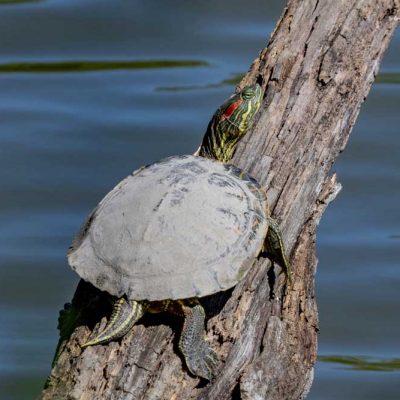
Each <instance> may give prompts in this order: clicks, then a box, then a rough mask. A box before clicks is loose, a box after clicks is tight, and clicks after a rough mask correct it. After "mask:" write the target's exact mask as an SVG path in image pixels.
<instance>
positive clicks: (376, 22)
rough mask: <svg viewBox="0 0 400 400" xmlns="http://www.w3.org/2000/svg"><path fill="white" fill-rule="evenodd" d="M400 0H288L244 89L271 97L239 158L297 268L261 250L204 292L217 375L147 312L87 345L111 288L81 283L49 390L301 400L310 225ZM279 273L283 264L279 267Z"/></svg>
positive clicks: (57, 395) (50, 393) (306, 357)
mask: <svg viewBox="0 0 400 400" xmlns="http://www.w3.org/2000/svg"><path fill="white" fill-rule="evenodd" d="M399 1H400V0H337V1H332V0H309V1H302V0H290V1H289V4H288V6H287V8H286V9H285V10H284V13H283V16H282V17H281V19H280V20H279V22H278V24H277V27H276V29H275V31H274V32H273V34H272V36H271V39H270V42H269V44H268V47H267V48H266V49H264V50H262V52H261V53H260V56H259V57H258V58H257V59H256V60H255V61H254V63H253V65H252V67H251V69H250V71H249V72H248V74H247V75H246V76H245V78H244V79H243V81H242V83H241V86H243V85H245V84H246V83H249V82H254V81H255V80H257V81H258V82H262V84H263V86H264V87H265V88H266V96H265V101H264V104H263V106H262V108H261V111H260V112H259V114H258V117H257V118H258V119H257V121H256V123H255V125H254V128H253V130H252V132H250V133H249V134H247V135H246V137H245V138H244V139H243V141H242V143H240V145H239V147H238V150H237V152H236V154H235V156H234V159H233V163H234V164H235V165H237V166H239V167H241V168H242V169H244V170H246V171H248V172H250V174H251V175H253V176H254V177H255V178H256V179H257V180H258V181H259V182H260V183H261V184H262V185H263V186H264V187H266V188H267V191H268V196H269V203H270V206H271V211H272V215H273V217H274V218H276V219H277V220H278V221H279V223H280V225H281V228H282V231H283V238H284V243H285V245H286V248H287V251H288V254H290V262H291V265H292V268H293V270H294V285H293V288H292V290H288V289H285V285H284V277H283V274H278V271H275V272H276V274H274V273H273V271H272V269H271V265H270V262H269V261H268V259H265V258H260V259H258V260H257V261H256V262H255V265H254V266H253V268H252V269H251V271H250V272H249V273H248V275H247V276H246V278H245V279H244V281H242V282H241V283H239V284H238V285H237V286H236V287H235V288H234V290H233V291H229V293H227V294H225V296H224V295H220V296H216V297H215V298H211V299H209V302H211V303H213V304H212V307H211V306H210V307H209V308H211V309H215V307H219V312H218V313H214V315H211V317H210V318H209V320H208V324H207V332H208V339H209V340H210V341H211V342H212V344H213V346H214V348H215V350H216V351H217V353H218V355H219V357H220V360H221V366H220V369H219V372H218V374H217V377H216V380H215V381H214V382H212V383H210V384H205V383H203V382H200V381H199V379H197V378H194V377H193V376H191V375H190V374H189V373H188V371H187V369H186V368H185V367H184V363H183V361H182V359H181V357H180V356H179V353H178V351H177V332H179V330H180V324H181V321H180V320H179V319H177V318H175V317H171V316H169V315H165V316H164V315H155V316H151V317H147V318H145V319H144V320H143V322H141V323H139V324H138V325H137V326H135V327H134V329H133V330H132V332H131V333H129V334H127V335H126V336H125V337H124V338H123V339H122V341H121V342H112V343H110V344H108V345H103V346H94V347H89V348H87V349H85V351H84V352H82V351H81V349H80V345H79V344H82V343H83V342H85V340H86V339H87V338H88V336H89V334H90V332H91V330H92V329H93V328H94V329H95V330H99V329H103V328H104V325H105V321H106V320H105V318H103V319H102V322H101V323H100V324H98V325H96V326H95V323H96V321H99V320H100V319H101V317H102V316H104V315H107V316H108V315H109V314H107V312H109V305H108V303H107V298H108V296H107V295H106V294H102V293H100V292H99V291H98V290H97V289H95V288H93V287H92V286H90V285H89V284H86V283H84V282H81V283H80V284H79V286H78V289H77V291H76V293H75V297H74V299H73V302H72V306H71V307H70V308H69V309H68V311H65V312H64V313H63V316H62V317H61V330H60V343H59V347H58V350H57V355H56V358H55V362H54V366H53V369H52V371H51V375H50V376H49V378H48V381H47V383H46V387H45V389H44V391H43V393H42V398H43V399H114V400H116V399H132V400H133V399H174V400H179V399H184V400H188V399H221V400H222V399H246V400H247V399H248V400H258V399H279V400H281V399H302V398H304V397H305V396H306V394H307V393H308V390H309V388H310V385H311V382H312V379H313V365H314V363H315V360H316V354H317V332H318V317H317V307H316V303H315V297H314V274H315V271H316V263H317V260H316V257H315V229H316V226H317V224H318V222H319V219H320V217H321V215H322V213H323V211H324V210H325V208H326V206H327V205H328V203H329V202H330V201H331V200H332V199H333V198H334V197H335V195H336V194H337V192H338V191H339V190H340V185H339V184H338V183H337V181H336V177H335V175H333V176H329V170H330V168H331V166H332V163H333V162H334V160H335V158H336V157H337V155H338V154H339V153H340V152H341V151H342V150H343V148H344V147H345V144H346V142H347V139H348V137H349V134H350V131H351V128H352V126H353V125H354V122H355V119H356V117H357V114H358V112H359V108H360V105H361V103H362V102H363V100H364V99H365V97H366V96H367V93H368V91H369V89H370V86H371V84H372V82H373V80H374V77H375V75H376V73H377V70H378V65H379V63H380V60H381V58H382V55H383V53H384V51H385V49H386V47H387V45H388V43H389V41H390V38H391V36H392V34H393V32H394V30H395V27H396V24H397V21H398V19H399ZM275 270H277V267H276V268H275Z"/></svg>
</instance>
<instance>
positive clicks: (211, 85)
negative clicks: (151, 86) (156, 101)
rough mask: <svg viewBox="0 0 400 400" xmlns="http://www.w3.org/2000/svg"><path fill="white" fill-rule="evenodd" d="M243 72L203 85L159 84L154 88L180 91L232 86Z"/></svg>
mask: <svg viewBox="0 0 400 400" xmlns="http://www.w3.org/2000/svg"><path fill="white" fill-rule="evenodd" d="M243 76H244V74H234V75H232V77H231V78H227V79H223V80H222V81H220V82H217V83H206V84H203V85H185V86H159V87H157V88H156V90H157V91H159V92H182V91H191V90H202V89H218V88H221V87H223V86H229V87H234V86H236V85H237V84H238V83H239V82H240V81H241V80H242V78H243Z"/></svg>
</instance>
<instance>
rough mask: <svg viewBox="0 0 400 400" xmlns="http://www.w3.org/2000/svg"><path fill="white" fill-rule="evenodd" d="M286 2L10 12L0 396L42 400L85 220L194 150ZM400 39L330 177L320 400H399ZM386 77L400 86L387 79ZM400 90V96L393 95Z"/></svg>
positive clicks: (11, 4)
mask: <svg viewBox="0 0 400 400" xmlns="http://www.w3.org/2000/svg"><path fill="white" fill-rule="evenodd" d="M282 9H283V1H277V0H276V1H261V0H259V1H255V0H253V1H250V2H247V3H243V2H240V1H232V0H231V1H227V0H224V1H222V0H219V1H215V0H214V1H202V2H180V1H172V0H171V1H168V2H166V1H165V0H164V1H161V0H159V1H152V2H149V1H144V0H143V1H133V0H131V1H129V2H127V1H123V0H114V1H113V2H109V1H105V0H104V1H100V0H80V1H77V0H68V1H66V0H47V1H46V0H43V1H40V0H38V1H11V0H10V1H0V20H1V23H0V37H1V41H0V88H1V92H0V121H1V124H0V182H1V185H2V196H1V197H0V221H1V223H0V260H1V265H0V398H1V399H2V400H3V399H4V400H19V399H21V400H24V399H29V398H34V397H35V396H37V395H38V393H39V392H40V390H41V387H42V384H43V382H44V380H45V377H46V376H47V374H48V372H49V368H50V362H51V358H52V355H53V352H54V349H55V345H56V341H57V330H56V324H57V315H58V311H59V309H60V308H61V307H62V305H63V303H64V302H66V301H69V300H70V299H71V296H72V294H73V292H74V289H75V287H76V284H77V280H78V279H77V277H76V276H75V275H74V274H73V273H72V272H71V271H70V270H69V268H68V266H67V263H66V259H65V253H66V249H67V247H68V245H69V243H70V240H71V238H72V236H73V234H74V233H75V231H76V229H77V227H78V226H79V225H80V223H81V221H82V220H83V218H84V216H85V215H86V214H87V212H88V210H90V209H91V208H92V206H93V205H94V204H96V203H97V201H98V200H99V199H100V198H101V197H102V196H103V195H104V194H105V193H106V192H107V191H108V190H109V189H110V188H111V187H112V186H113V185H114V184H115V183H116V182H118V181H119V180H120V179H121V178H122V177H124V176H126V175H127V174H128V173H129V172H131V171H132V170H134V169H135V168H137V167H139V166H140V165H142V164H144V163H149V162H151V161H155V160H157V159H160V158H161V157H164V156H168V155H171V154H178V153H190V152H193V150H194V149H195V148H196V147H197V145H198V144H199V141H200V140H201V137H202V134H203V132H204V130H205V127H206V124H207V122H208V120H209V117H210V116H211V114H212V112H213V111H214V109H215V108H216V107H217V106H218V105H219V104H220V103H221V101H222V100H224V99H225V98H226V97H227V96H228V95H229V94H230V93H231V92H232V90H233V84H232V82H231V81H232V79H233V80H234V78H235V76H236V75H237V74H241V73H243V72H245V71H246V70H247V68H248V66H249V64H250V62H251V60H253V58H254V57H255V56H256V55H257V54H258V51H259V50H260V49H261V48H263V47H264V45H265V44H266V41H267V37H268V35H269V33H270V31H271V30H272V29H273V27H274V24H275V22H276V20H277V18H278V16H279V14H280V12H281V10H282ZM399 47H400V35H399V34H397V36H396V37H395V39H394V40H393V42H392V44H391V47H390V49H389V51H388V52H387V55H386V57H385V61H384V63H383V66H382V69H381V70H382V71H384V72H386V73H387V74H386V75H384V76H383V78H381V82H386V83H377V84H375V85H374V87H373V89H372V91H371V94H370V96H369V97H368V100H367V102H366V103H365V104H364V105H363V108H362V112H361V115H360V117H359V120H358V122H357V125H356V127H355V129H354V131H353V134H352V137H351V140H350V143H349V145H348V147H347V149H346V151H345V153H344V154H342V155H341V157H340V158H339V160H338V162H337V164H336V165H335V166H334V170H336V171H337V172H338V175H339V180H340V181H341V182H342V184H343V187H344V188H343V191H342V193H341V194H340V195H339V197H338V198H337V200H336V201H335V202H334V203H333V204H331V205H330V207H329V208H328V210H327V212H326V213H325V214H324V217H323V220H322V223H321V225H320V227H319V230H318V257H319V267H318V274H317V295H318V304H319V310H320V320H321V334H320V337H319V354H320V357H321V361H319V362H318V363H317V367H316V379H315V382H314V385H313V388H312V391H311V394H310V396H309V398H310V399H311V400H327V399H328V400H329V399H345V400H347V399H348V400H357V399H364V400H371V399H381V398H385V399H397V398H398V396H399V395H398V393H399V389H400V365H399V364H400V362H399V359H400V348H399V335H398V332H399V331H400V322H399V318H398V310H399V307H400V294H399V293H400V292H399V290H398V288H399V284H400V270H399V261H398V260H399V258H400V251H399V243H400V226H399V221H400V218H399V217H400V211H399V207H398V203H399V199H400V193H399V192H400V185H399V183H400V182H399V181H400V172H399V171H400V165H399V164H400V158H399V156H398V155H399V150H400V138H399V135H398V133H399V132H398V127H399V126H400V113H399V104H400V85H399V84H398V82H399V72H400V58H399V54H400V52H399ZM389 73H390V74H389ZM395 82H397V84H396V83H395Z"/></svg>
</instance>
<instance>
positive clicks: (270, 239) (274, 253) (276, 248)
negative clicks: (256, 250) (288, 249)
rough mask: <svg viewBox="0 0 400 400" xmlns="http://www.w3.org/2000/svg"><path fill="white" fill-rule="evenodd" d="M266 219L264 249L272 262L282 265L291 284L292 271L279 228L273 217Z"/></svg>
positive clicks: (290, 284)
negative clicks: (266, 230)
mask: <svg viewBox="0 0 400 400" xmlns="http://www.w3.org/2000/svg"><path fill="white" fill-rule="evenodd" d="M267 220H268V233H267V237H266V238H265V243H264V250H265V251H266V252H267V253H268V257H269V258H270V259H271V261H272V262H273V263H274V262H276V263H277V264H279V265H280V266H281V267H282V269H283V271H284V272H285V275H286V279H287V281H288V283H289V286H292V284H293V281H292V271H291V268H290V264H289V261H288V259H287V257H286V253H285V247H284V246H283V242H282V235H281V230H280V228H279V226H278V224H277V222H276V221H275V220H274V219H272V218H271V217H267Z"/></svg>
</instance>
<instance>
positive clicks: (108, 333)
mask: <svg viewBox="0 0 400 400" xmlns="http://www.w3.org/2000/svg"><path fill="white" fill-rule="evenodd" d="M147 308H148V306H147V304H146V303H145V302H138V301H134V300H126V299H125V298H124V297H121V298H120V299H118V300H117V301H116V302H115V303H114V308H113V311H112V314H111V317H110V320H109V321H108V322H107V325H106V327H105V328H104V330H103V331H102V332H100V333H99V334H98V335H97V336H95V337H94V338H93V339H91V340H89V341H87V342H86V343H85V344H84V345H82V348H84V347H88V346H94V345H96V344H102V343H107V342H111V341H112V340H115V339H119V338H121V337H123V336H125V335H126V334H127V333H128V332H129V331H130V330H131V328H132V327H133V325H135V323H136V322H137V321H138V319H139V318H141V317H142V316H143V314H144V313H145V312H146V310H147Z"/></svg>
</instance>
